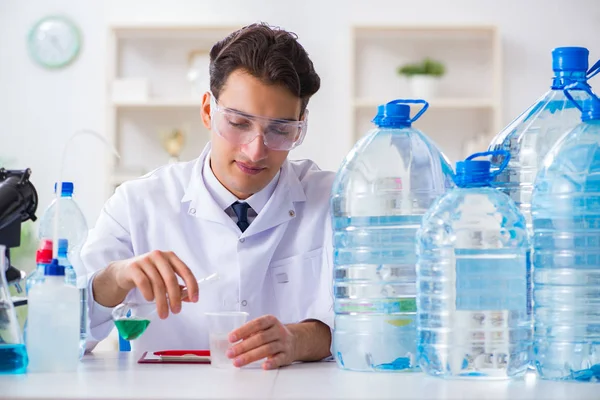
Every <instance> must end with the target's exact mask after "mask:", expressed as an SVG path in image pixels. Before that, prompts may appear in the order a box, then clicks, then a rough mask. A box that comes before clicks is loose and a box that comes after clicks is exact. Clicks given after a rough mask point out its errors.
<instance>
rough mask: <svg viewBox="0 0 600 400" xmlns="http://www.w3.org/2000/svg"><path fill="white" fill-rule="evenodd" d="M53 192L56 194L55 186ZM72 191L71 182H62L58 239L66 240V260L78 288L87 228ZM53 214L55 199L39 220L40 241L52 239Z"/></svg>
mask: <svg viewBox="0 0 600 400" xmlns="http://www.w3.org/2000/svg"><path fill="white" fill-rule="evenodd" d="M54 190H55V192H56V185H55V187H54ZM73 191H74V185H73V183H72V182H63V184H62V191H61V196H60V197H59V201H60V207H59V213H60V219H59V221H58V238H61V239H67V240H68V243H69V250H68V258H69V261H70V263H71V265H72V266H73V267H74V268H75V272H76V273H77V279H78V280H79V284H78V287H81V286H83V285H84V284H85V281H86V273H85V267H84V266H83V264H82V262H81V258H80V253H81V248H82V247H83V245H84V243H85V241H86V239H87V235H88V226H87V222H86V219H85V216H84V215H83V213H82V212H81V209H80V208H79V206H78V205H77V203H76V202H75V200H74V198H73ZM55 214H56V199H54V200H53V201H52V203H50V205H49V206H48V208H47V209H46V211H45V212H44V214H43V215H42V217H41V218H40V228H39V237H40V239H50V238H54V217H55Z"/></svg>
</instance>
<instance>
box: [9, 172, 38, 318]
mask: <svg viewBox="0 0 600 400" xmlns="http://www.w3.org/2000/svg"><path fill="white" fill-rule="evenodd" d="M30 176H31V170H30V169H29V168H28V169H24V170H7V169H4V168H0V245H4V246H5V247H6V254H0V257H6V261H7V262H6V264H5V265H6V270H5V271H0V273H4V274H5V276H6V281H7V283H8V285H9V286H11V285H13V286H14V287H15V289H16V290H17V292H18V293H21V292H22V291H23V288H22V287H21V282H23V280H24V279H25V276H26V274H25V272H23V271H20V270H18V269H17V268H15V267H14V266H13V265H11V263H10V249H11V248H14V247H19V246H20V245H21V224H22V223H23V222H25V221H27V220H30V219H31V220H32V221H35V220H36V216H35V211H36V210H37V206H38V194H37V192H36V190H35V187H34V186H33V184H32V183H31V182H30V181H29V177H30ZM26 303H27V300H25V299H23V300H17V301H15V302H14V305H15V307H16V306H21V305H24V304H26Z"/></svg>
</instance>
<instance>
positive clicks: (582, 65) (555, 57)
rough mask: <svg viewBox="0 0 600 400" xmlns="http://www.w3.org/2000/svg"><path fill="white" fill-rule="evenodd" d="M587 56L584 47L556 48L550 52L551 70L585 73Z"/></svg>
mask: <svg viewBox="0 0 600 400" xmlns="http://www.w3.org/2000/svg"><path fill="white" fill-rule="evenodd" d="M589 55H590V52H589V50H588V49H586V48H585V47H557V48H555V49H554V50H552V70H553V71H555V72H558V71H580V72H586V71H587V69H588V58H589Z"/></svg>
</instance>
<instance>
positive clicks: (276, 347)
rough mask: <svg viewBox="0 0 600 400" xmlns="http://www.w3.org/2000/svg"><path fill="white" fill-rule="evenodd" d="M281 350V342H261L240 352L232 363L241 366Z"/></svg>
mask: <svg viewBox="0 0 600 400" xmlns="http://www.w3.org/2000/svg"><path fill="white" fill-rule="evenodd" d="M281 351H283V343H282V342H281V341H279V340H276V341H274V342H271V343H267V344H263V345H262V346H260V347H258V348H256V349H253V350H250V351H249V352H247V353H244V354H241V355H239V356H237V357H236V358H235V360H233V365H235V366H236V367H243V366H244V365H248V364H251V363H253V362H254V361H258V360H262V359H263V358H266V357H269V356H272V355H275V354H277V353H280V352H281Z"/></svg>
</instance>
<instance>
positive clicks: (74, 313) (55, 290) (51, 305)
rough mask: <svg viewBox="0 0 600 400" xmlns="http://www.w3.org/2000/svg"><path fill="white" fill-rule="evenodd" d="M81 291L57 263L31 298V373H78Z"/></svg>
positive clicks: (29, 349)
mask: <svg viewBox="0 0 600 400" xmlns="http://www.w3.org/2000/svg"><path fill="white" fill-rule="evenodd" d="M79 316H80V301H79V291H78V290H77V288H76V287H73V286H72V285H70V284H68V283H66V282H65V267H64V266H62V265H60V264H59V262H58V260H57V259H53V260H52V262H51V263H50V264H47V265H46V266H45V271H44V281H43V282H42V283H40V284H37V285H34V286H32V287H31V289H30V291H29V294H28V315H27V325H28V328H27V339H26V343H27V354H28V356H29V366H28V370H29V371H32V372H67V371H75V370H76V369H77V365H78V363H79V335H80V332H79Z"/></svg>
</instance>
